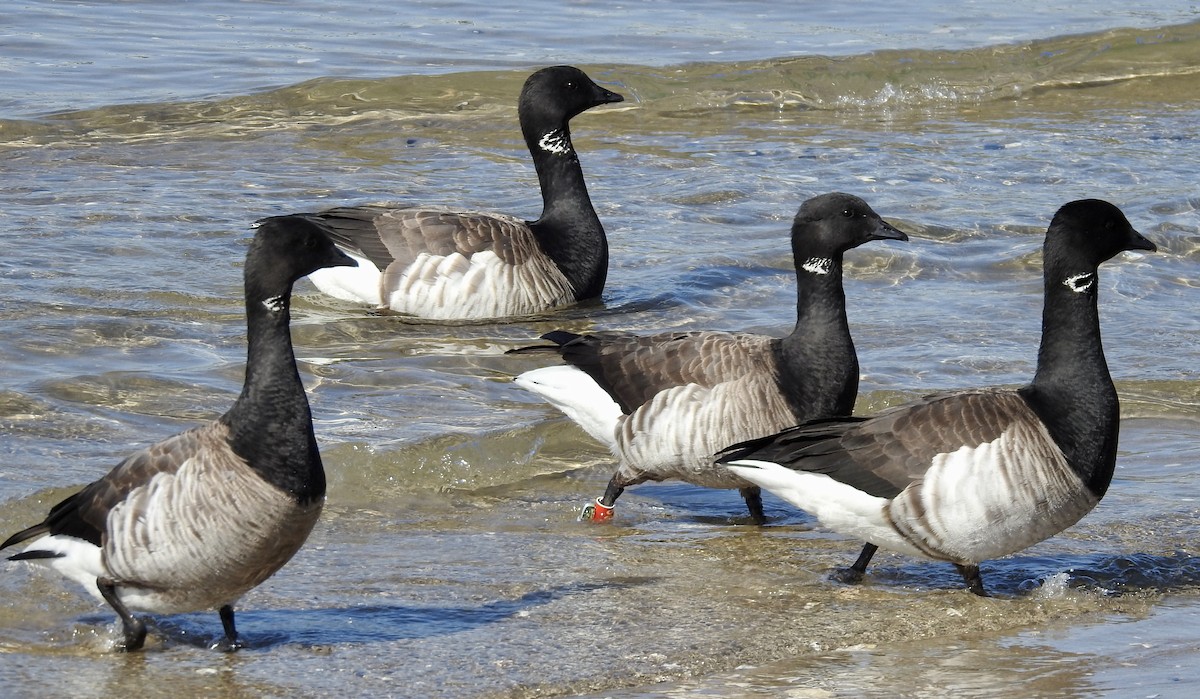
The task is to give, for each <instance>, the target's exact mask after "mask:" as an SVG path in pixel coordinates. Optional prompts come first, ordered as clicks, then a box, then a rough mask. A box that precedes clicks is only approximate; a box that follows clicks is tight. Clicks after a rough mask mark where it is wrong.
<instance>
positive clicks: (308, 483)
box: [221, 281, 325, 503]
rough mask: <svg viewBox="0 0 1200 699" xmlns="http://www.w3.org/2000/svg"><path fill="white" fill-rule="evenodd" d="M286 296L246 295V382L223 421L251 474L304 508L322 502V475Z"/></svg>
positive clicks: (323, 492)
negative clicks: (251, 471)
mask: <svg viewBox="0 0 1200 699" xmlns="http://www.w3.org/2000/svg"><path fill="white" fill-rule="evenodd" d="M250 286H251V283H250V282H249V281H248V282H247V287H250ZM290 292H291V289H290V286H289V288H287V289H285V290H283V292H282V293H280V294H271V293H265V292H259V293H253V292H251V291H249V290H248V292H247V296H246V327H247V343H248V346H249V348H248V351H247V358H246V382H245V384H244V385H243V386H242V393H241V395H240V396H238V399H237V401H236V402H235V403H234V404H233V407H232V408H230V410H229V412H227V413H225V415H224V416H222V418H221V420H222V421H223V422H224V423H225V424H226V425H228V427H229V429H230V444H231V446H232V447H233V450H234V451H235V452H236V453H237V454H238V455H239V456H241V457H242V458H244V459H246V461H247V462H248V463H249V464H250V466H251V468H253V469H254V470H256V471H257V472H259V473H260V474H261V475H262V477H263V478H264V479H265V480H267V481H268V482H270V483H272V484H273V485H275V486H276V487H278V488H280V489H281V490H284V491H286V492H288V493H290V494H291V495H292V496H293V497H294V498H295V499H296V500H297V501H299V502H301V503H306V502H311V501H313V500H316V499H319V498H322V497H324V496H325V472H324V469H323V468H322V467H321V456H320V454H319V453H318V451H317V440H316V436H315V435H314V434H313V429H312V414H311V412H310V410H309V407H308V398H307V396H305V393H304V384H303V383H302V382H301V381H300V374H299V372H298V371H297V369H296V357H295V355H294V354H293V352H292V337H291V333H290V332H289V329H288V324H289V321H290V316H291V313H290V310H289V304H290V299H291V294H290Z"/></svg>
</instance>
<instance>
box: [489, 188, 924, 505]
mask: <svg viewBox="0 0 1200 699" xmlns="http://www.w3.org/2000/svg"><path fill="white" fill-rule="evenodd" d="M791 237H792V252H793V255H794V258H795V267H796V279H797V302H796V325H795V328H794V329H793V330H792V332H791V333H790V334H789V335H787V336H786V337H782V338H776V337H769V336H764V335H753V334H750V333H727V332H668V333H660V334H656V335H649V336H639V335H634V334H631V333H621V332H598V333H594V334H589V335H576V334H574V333H569V332H564V331H556V332H551V333H548V334H546V335H543V336H542V339H545V340H549V341H551V342H553V343H555V344H554V345H539V346H535V347H525V348H520V349H517V350H511V351H512V352H539V351H553V352H557V353H559V354H560V355H561V356H562V358H563V359H565V360H566V362H567V365H565V366H553V367H546V368H543V369H535V370H533V371H528V372H525V373H523V374H521V375H520V376H518V377H517V378H516V383H517V384H518V385H519V386H522V387H523V388H526V389H528V390H530V391H533V392H534V393H537V394H539V395H541V396H542V397H543V398H545V399H546V400H547V401H549V402H550V403H551V404H552V405H554V406H555V407H557V408H558V409H560V410H562V411H563V412H564V413H566V414H567V416H568V417H570V418H571V419H573V420H574V421H575V422H577V423H579V425H580V426H582V427H583V429H584V430H585V431H587V432H588V434H590V435H592V437H594V438H595V439H597V440H599V441H600V442H603V443H604V444H607V445H608V446H609V447H610V448H611V449H612V451H613V454H614V455H616V456H617V457H618V458H619V459H620V462H621V464H620V467H619V468H618V469H617V472H616V473H615V474H614V475H613V477H612V480H610V481H609V484H608V488H607V489H606V490H605V492H604V495H603V496H602V497H600V498H598V499H597V500H596V501H595V503H592V504H589V505H588V506H587V507H585V508H584V511H583V516H582V518H583V519H590V520H604V519H609V518H610V517H612V511H613V505H614V503H615V502H616V500H617V498H618V497H619V496H620V495H621V492H622V491H623V490H624V489H625V488H626V487H627V486H630V485H636V484H638V483H643V482H645V481H662V480H667V479H671V478H677V479H680V480H684V481H687V482H689V483H693V484H695V485H700V486H705V487H709V488H738V489H739V490H740V491H741V494H742V497H743V498H745V500H746V505H747V507H749V509H750V515H751V517H752V518H753V520H754V521H755V522H756V523H758V524H762V523H763V522H764V521H765V517H764V516H763V509H762V499H761V496H760V491H759V489H758V487H757V486H755V485H754V484H752V483H749V482H747V481H745V480H743V479H741V478H738V477H735V476H734V475H733V474H731V473H729V472H728V471H727V470H726V469H723V468H721V467H719V466H715V465H714V463H713V454H714V453H715V452H716V451H717V450H718V449H720V448H722V447H724V446H726V445H727V444H729V443H731V442H733V441H737V440H741V439H750V438H752V437H759V436H762V435H765V434H770V433H772V432H775V431H778V430H780V429H783V427H785V426H787V425H793V424H796V422H799V421H803V420H810V419H813V418H819V417H830V416H834V415H849V414H850V413H851V411H852V410H853V408H854V397H855V394H856V392H857V390H858V358H857V356H856V355H855V353H854V342H853V341H852V340H851V338H850V328H849V327H848V325H847V323H846V295H845V292H844V291H843V289H842V256H843V253H845V252H846V251H847V250H850V249H851V248H854V247H857V246H859V245H861V244H863V243H865V242H867V241H870V240H885V239H890V240H907V239H908V237H907V236H906V235H904V233H902V232H900V231H899V230H896V229H895V228H893V227H892V226H891V225H890V224H888V223H886V222H885V221H883V219H881V218H880V217H879V215H878V214H877V213H875V212H874V211H873V210H872V209H871V207H870V206H868V205H867V203H866V202H865V201H863V200H862V199H859V198H858V197H855V196H851V195H849V194H841V193H836V192H835V193H831V194H823V195H821V196H818V197H814V198H812V199H809V200H808V201H806V202H804V204H803V205H802V206H801V207H800V210H799V212H798V213H797V214H796V218H795V220H794V222H793V223H792V232H791Z"/></svg>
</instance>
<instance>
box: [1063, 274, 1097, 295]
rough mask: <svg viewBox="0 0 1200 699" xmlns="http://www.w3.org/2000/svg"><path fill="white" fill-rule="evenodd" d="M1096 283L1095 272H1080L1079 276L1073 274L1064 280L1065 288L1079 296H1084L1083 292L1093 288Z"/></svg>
mask: <svg viewBox="0 0 1200 699" xmlns="http://www.w3.org/2000/svg"><path fill="white" fill-rule="evenodd" d="M1095 283H1096V275H1095V273H1093V272H1080V273H1079V274H1073V275H1071V276H1069V277H1067V278H1066V279H1064V280H1063V286H1065V287H1067V288H1068V289H1070V290H1071V291H1074V292H1075V293H1077V294H1082V293H1083V292H1085V291H1087V290H1088V289H1090V288H1092V285H1094V284H1095Z"/></svg>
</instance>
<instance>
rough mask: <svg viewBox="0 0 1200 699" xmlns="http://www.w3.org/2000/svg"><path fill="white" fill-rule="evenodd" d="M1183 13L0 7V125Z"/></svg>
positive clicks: (927, 6) (1113, 9)
mask: <svg viewBox="0 0 1200 699" xmlns="http://www.w3.org/2000/svg"><path fill="white" fill-rule="evenodd" d="M1198 16H1200V10H1198V9H1197V8H1196V7H1195V6H1194V5H1192V4H1190V3H1176V2H1167V3H1163V2H1151V1H1147V0H1139V1H1136V2H1100V3H1073V2H1064V1H1062V0H1050V1H1048V2H1037V1H1035V0H1018V1H1016V2H1009V3H1003V4H1001V3H995V2H991V1H990V0H967V1H963V2H954V3H945V2H929V1H925V2H917V3H888V2H865V3H860V2H852V3H830V2H811V1H805V2H795V3H788V4H786V5H781V4H779V3H777V2H737V3H729V2H720V1H707V2H704V1H701V2H689V3H684V2H672V1H667V2H634V3H626V4H620V5H610V4H607V3H594V2H545V1H544V0H535V1H533V2H523V3H512V4H510V5H508V6H507V7H502V6H498V5H495V4H490V3H479V2H426V1H423V0H416V1H407V2H382V1H378V0H376V1H372V0H358V1H351V2H346V1H339V2H319V1H312V0H299V1H297V2H271V1H265V2H264V1H257V2H254V1H251V2H234V1H229V0H217V1H214V2H204V3H179V2H172V1H170V0H167V1H164V2H153V1H149V2H28V1H23V0H22V1H18V2H14V3H10V4H8V5H7V6H6V8H5V9H4V10H3V11H2V14H0V118H4V117H28V116H34V115H38V114H45V113H49V112H56V111H61V110H69V109H84V108H89V107H97V106H102V105H106V104H115V103H125V102H168V101H175V100H195V99H206V98H213V97H223V96H230V95H237V94H245V93H249V92H255V91H259V90H264V89H269V88H272V87H280V86H283V85H290V84H293V83H298V82H301V81H304V80H309V79H313V78H320V77H331V76H350V77H364V78H377V77H385V76H391V75H417V74H438V73H447V72H461V71H467V70H495V69H500V68H527V67H530V66H539V65H545V64H556V63H571V64H605V65H611V64H628V65H634V66H636V65H643V66H667V65H677V64H686V63H694V62H710V61H720V62H729V61H753V60H759V59H765V58H778V57H785V56H805V55H824V56H847V55H854V54H863V53H868V52H872V51H879V50H884V49H913V48H923V49H946V50H957V49H965V48H972V47H981V46H991V45H997V44H1007V43H1013V42H1020V41H1029V40H1034V39H1045V38H1050V37H1053V36H1059V35H1064V34H1077V33H1083V32H1093V31H1099V30H1103V29H1109V28H1115V27H1154V26H1162V25H1169V24H1178V23H1181V22H1186V21H1191V20H1193V19H1196V18H1197V17H1198Z"/></svg>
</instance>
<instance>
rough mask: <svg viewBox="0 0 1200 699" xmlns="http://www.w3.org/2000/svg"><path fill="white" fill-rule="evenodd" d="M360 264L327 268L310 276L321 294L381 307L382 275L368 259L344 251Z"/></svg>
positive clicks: (310, 279)
mask: <svg viewBox="0 0 1200 699" xmlns="http://www.w3.org/2000/svg"><path fill="white" fill-rule="evenodd" d="M342 252H344V253H346V254H347V255H349V256H350V257H351V258H353V259H354V261H355V262H357V263H358V266H357V267H326V268H324V269H318V270H317V271H315V272H313V273H312V274H310V275H308V279H309V281H311V282H312V283H313V285H314V286H316V287H317V288H318V289H320V290H321V293H324V294H327V295H329V296H332V297H333V298H335V299H340V300H342V301H352V302H355V303H365V304H369V305H371V306H375V307H378V306H381V305H383V301H382V300H381V298H380V296H379V280H380V279H381V278H382V276H383V275H382V273H381V272H380V271H379V268H378V267H376V266H375V264H374V263H373V262H371V261H370V260H368V259H367V258H365V257H363V256H361V255H358V254H355V253H353V252H351V251H349V250H345V249H343V250H342Z"/></svg>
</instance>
